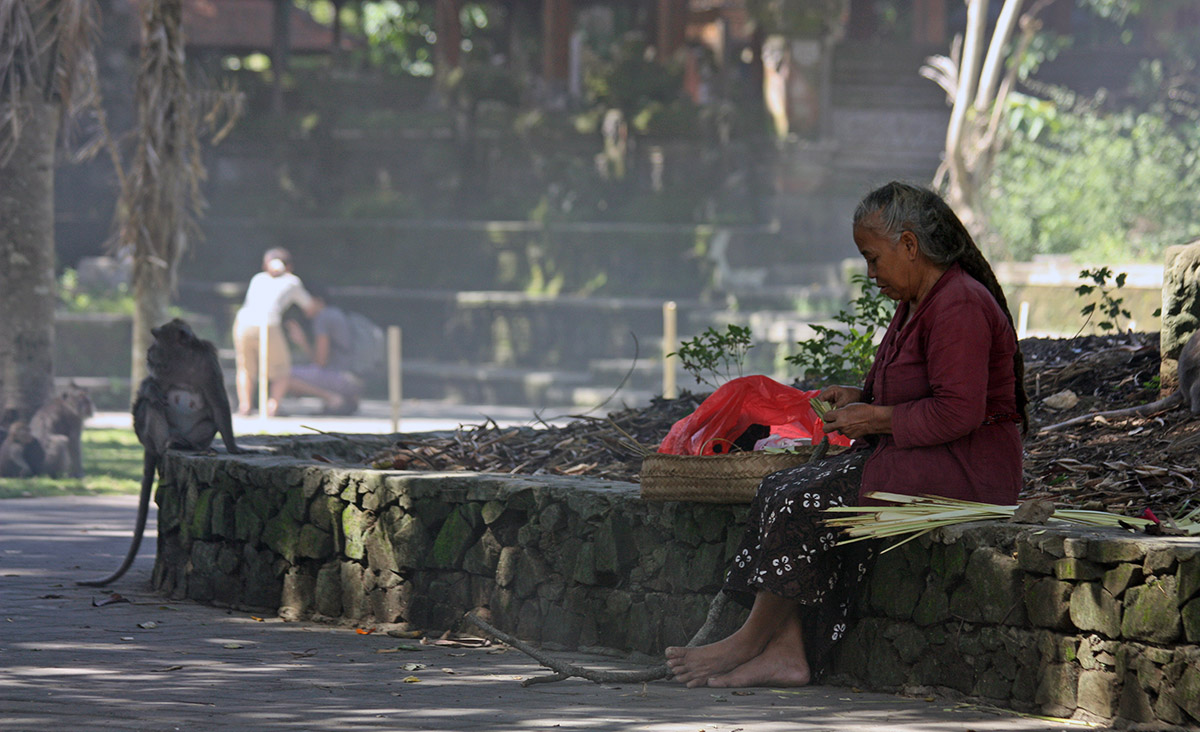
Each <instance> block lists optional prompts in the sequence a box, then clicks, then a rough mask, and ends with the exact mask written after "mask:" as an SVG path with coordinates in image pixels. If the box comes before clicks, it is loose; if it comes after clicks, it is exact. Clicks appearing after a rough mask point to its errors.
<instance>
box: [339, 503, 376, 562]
mask: <svg viewBox="0 0 1200 732" xmlns="http://www.w3.org/2000/svg"><path fill="white" fill-rule="evenodd" d="M371 522H372V517H371V515H370V514H368V513H367V512H365V511H363V510H362V509H360V508H359V507H358V506H356V505H354V504H350V505H348V506H346V510H344V511H342V554H344V555H345V556H346V557H348V558H350V559H365V558H366V556H367V549H366V540H367V529H368V527H369V526H370V525H371Z"/></svg>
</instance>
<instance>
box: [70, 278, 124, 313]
mask: <svg viewBox="0 0 1200 732" xmlns="http://www.w3.org/2000/svg"><path fill="white" fill-rule="evenodd" d="M58 300H59V303H60V304H61V306H62V309H63V310H66V311H67V312H70V313H120V314H123V315H132V314H133V308H134V305H133V293H132V292H131V291H130V289H129V285H128V284H127V283H124V282H122V283H120V284H119V285H117V286H116V288H114V289H113V290H111V291H108V292H95V291H89V290H87V289H86V288H84V287H83V286H82V285H80V283H79V273H78V272H77V271H75V270H73V269H69V268H68V269H66V270H63V273H62V275H60V276H59V278H58Z"/></svg>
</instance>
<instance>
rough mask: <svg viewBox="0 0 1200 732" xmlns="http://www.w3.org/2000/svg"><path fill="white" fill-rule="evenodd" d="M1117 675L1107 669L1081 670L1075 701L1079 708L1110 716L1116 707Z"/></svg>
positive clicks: (1117, 697) (1102, 715)
mask: <svg viewBox="0 0 1200 732" xmlns="http://www.w3.org/2000/svg"><path fill="white" fill-rule="evenodd" d="M1118 699H1119V695H1118V693H1117V675H1116V674H1115V673H1111V672H1108V671H1083V672H1082V673H1080V674H1079V688H1078V695H1077V700H1076V703H1077V704H1078V706H1079V708H1080V709H1083V710H1085V711H1088V712H1091V713H1092V714H1096V715H1098V716H1101V717H1105V718H1112V716H1113V713H1114V712H1116V709H1117V700H1118Z"/></svg>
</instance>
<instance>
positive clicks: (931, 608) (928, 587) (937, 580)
mask: <svg viewBox="0 0 1200 732" xmlns="http://www.w3.org/2000/svg"><path fill="white" fill-rule="evenodd" d="M950 618H951V615H950V594H949V591H948V590H947V589H946V579H945V575H942V574H938V573H936V572H930V573H929V575H928V576H927V577H926V578H925V589H924V590H923V591H922V592H921V596H920V597H919V598H918V599H917V605H916V607H914V608H913V612H912V619H913V622H914V623H916V624H917V625H921V626H928V625H936V624H938V623H944V622H946V621H947V620H949V619H950Z"/></svg>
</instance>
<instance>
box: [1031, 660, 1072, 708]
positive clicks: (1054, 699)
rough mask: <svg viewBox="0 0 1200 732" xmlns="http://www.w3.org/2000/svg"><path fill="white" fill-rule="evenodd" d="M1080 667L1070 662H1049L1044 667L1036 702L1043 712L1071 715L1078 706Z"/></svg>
mask: <svg viewBox="0 0 1200 732" xmlns="http://www.w3.org/2000/svg"><path fill="white" fill-rule="evenodd" d="M1078 688H1079V668H1078V667H1077V666H1075V665H1074V664H1070V663H1053V664H1048V665H1046V666H1045V667H1044V668H1043V669H1042V673H1041V679H1040V681H1039V682H1038V687H1037V692H1036V694H1035V695H1034V702H1035V703H1036V704H1037V705H1038V708H1039V709H1040V710H1041V711H1042V713H1043V714H1049V715H1051V716H1054V717H1069V716H1071V715H1072V714H1073V713H1074V712H1075V709H1076V708H1077V706H1078V696H1077V691H1078Z"/></svg>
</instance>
